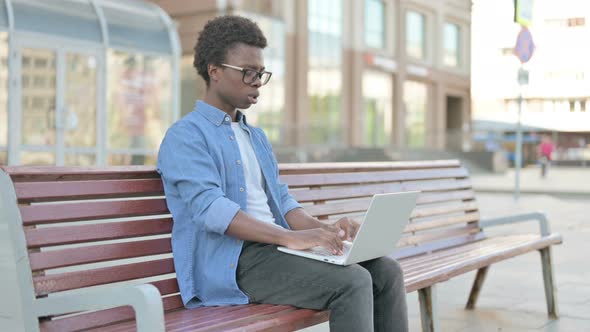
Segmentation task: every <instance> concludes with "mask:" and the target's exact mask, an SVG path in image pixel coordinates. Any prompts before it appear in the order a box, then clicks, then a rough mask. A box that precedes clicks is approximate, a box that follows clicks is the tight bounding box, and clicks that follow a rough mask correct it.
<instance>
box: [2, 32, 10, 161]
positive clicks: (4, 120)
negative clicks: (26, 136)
mask: <svg viewBox="0 0 590 332" xmlns="http://www.w3.org/2000/svg"><path fill="white" fill-rule="evenodd" d="M6 164H8V33H7V32H5V31H2V32H0V165H6Z"/></svg>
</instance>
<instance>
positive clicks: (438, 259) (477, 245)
mask: <svg viewBox="0 0 590 332" xmlns="http://www.w3.org/2000/svg"><path fill="white" fill-rule="evenodd" d="M530 240H531V239H529V238H526V239H522V238H517V237H510V238H508V237H507V238H505V239H503V240H502V241H493V242H491V241H487V242H486V241H480V242H474V243H470V244H468V245H464V246H460V247H457V248H453V249H450V250H444V251H442V252H434V253H432V254H430V255H426V256H425V257H420V258H417V259H412V260H411V262H407V263H406V264H404V275H406V276H407V277H411V276H413V275H417V274H421V273H424V271H429V270H432V269H436V268H441V267H444V266H451V265H452V264H454V263H456V262H461V261H464V260H471V259H473V258H474V257H482V256H486V255H487V254H489V253H490V252H494V251H497V250H499V249H502V248H508V247H512V246H515V245H517V244H519V243H522V242H523V241H530Z"/></svg>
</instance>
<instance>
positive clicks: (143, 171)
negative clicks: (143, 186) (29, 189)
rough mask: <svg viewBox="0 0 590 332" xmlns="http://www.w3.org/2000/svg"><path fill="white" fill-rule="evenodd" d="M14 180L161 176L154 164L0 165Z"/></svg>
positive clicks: (113, 178)
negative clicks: (89, 165)
mask: <svg viewBox="0 0 590 332" xmlns="http://www.w3.org/2000/svg"><path fill="white" fill-rule="evenodd" d="M0 168H1V169H3V170H4V171H5V172H6V173H8V174H9V175H10V178H11V179H12V182H28V181H55V180H60V181H64V180H116V179H148V178H159V177H160V175H159V174H158V172H156V169H155V167H154V166H107V167H80V166H74V167H64V166H0Z"/></svg>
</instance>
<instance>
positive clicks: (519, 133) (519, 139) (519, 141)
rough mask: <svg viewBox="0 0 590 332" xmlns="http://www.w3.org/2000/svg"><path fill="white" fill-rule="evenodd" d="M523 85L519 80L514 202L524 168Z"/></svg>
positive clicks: (518, 191) (518, 195) (518, 192)
mask: <svg viewBox="0 0 590 332" xmlns="http://www.w3.org/2000/svg"><path fill="white" fill-rule="evenodd" d="M523 70H524V69H523V68H522V65H521V66H520V69H519V71H518V72H519V76H520V75H521V72H522V71H523ZM522 85H523V82H522V80H521V79H519V80H518V117H517V121H516V148H515V153H514V172H515V173H514V200H515V201H518V199H519V198H520V168H521V167H522V126H521V124H520V115H521V112H522Z"/></svg>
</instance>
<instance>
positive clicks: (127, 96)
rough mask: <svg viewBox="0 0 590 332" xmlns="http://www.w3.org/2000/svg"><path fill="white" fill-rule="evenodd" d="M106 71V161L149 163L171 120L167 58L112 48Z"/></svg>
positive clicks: (169, 77) (112, 162)
mask: <svg viewBox="0 0 590 332" xmlns="http://www.w3.org/2000/svg"><path fill="white" fill-rule="evenodd" d="M108 70H109V73H110V75H109V82H108V89H109V91H108V114H107V131H108V149H109V152H113V154H111V155H110V156H109V164H112V165H113V164H117V165H129V164H131V165H141V164H147V163H148V162H149V163H151V161H153V158H148V159H146V157H149V156H151V155H154V154H155V153H156V152H157V149H158V147H159V145H160V142H161V140H162V138H163V137H164V133H165V132H166V129H168V127H169V126H170V124H171V123H172V96H171V80H172V70H171V64H170V59H168V58H163V57H153V56H146V55H141V54H129V53H123V52H117V51H111V52H110V54H109V67H108ZM117 156H118V157H117Z"/></svg>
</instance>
